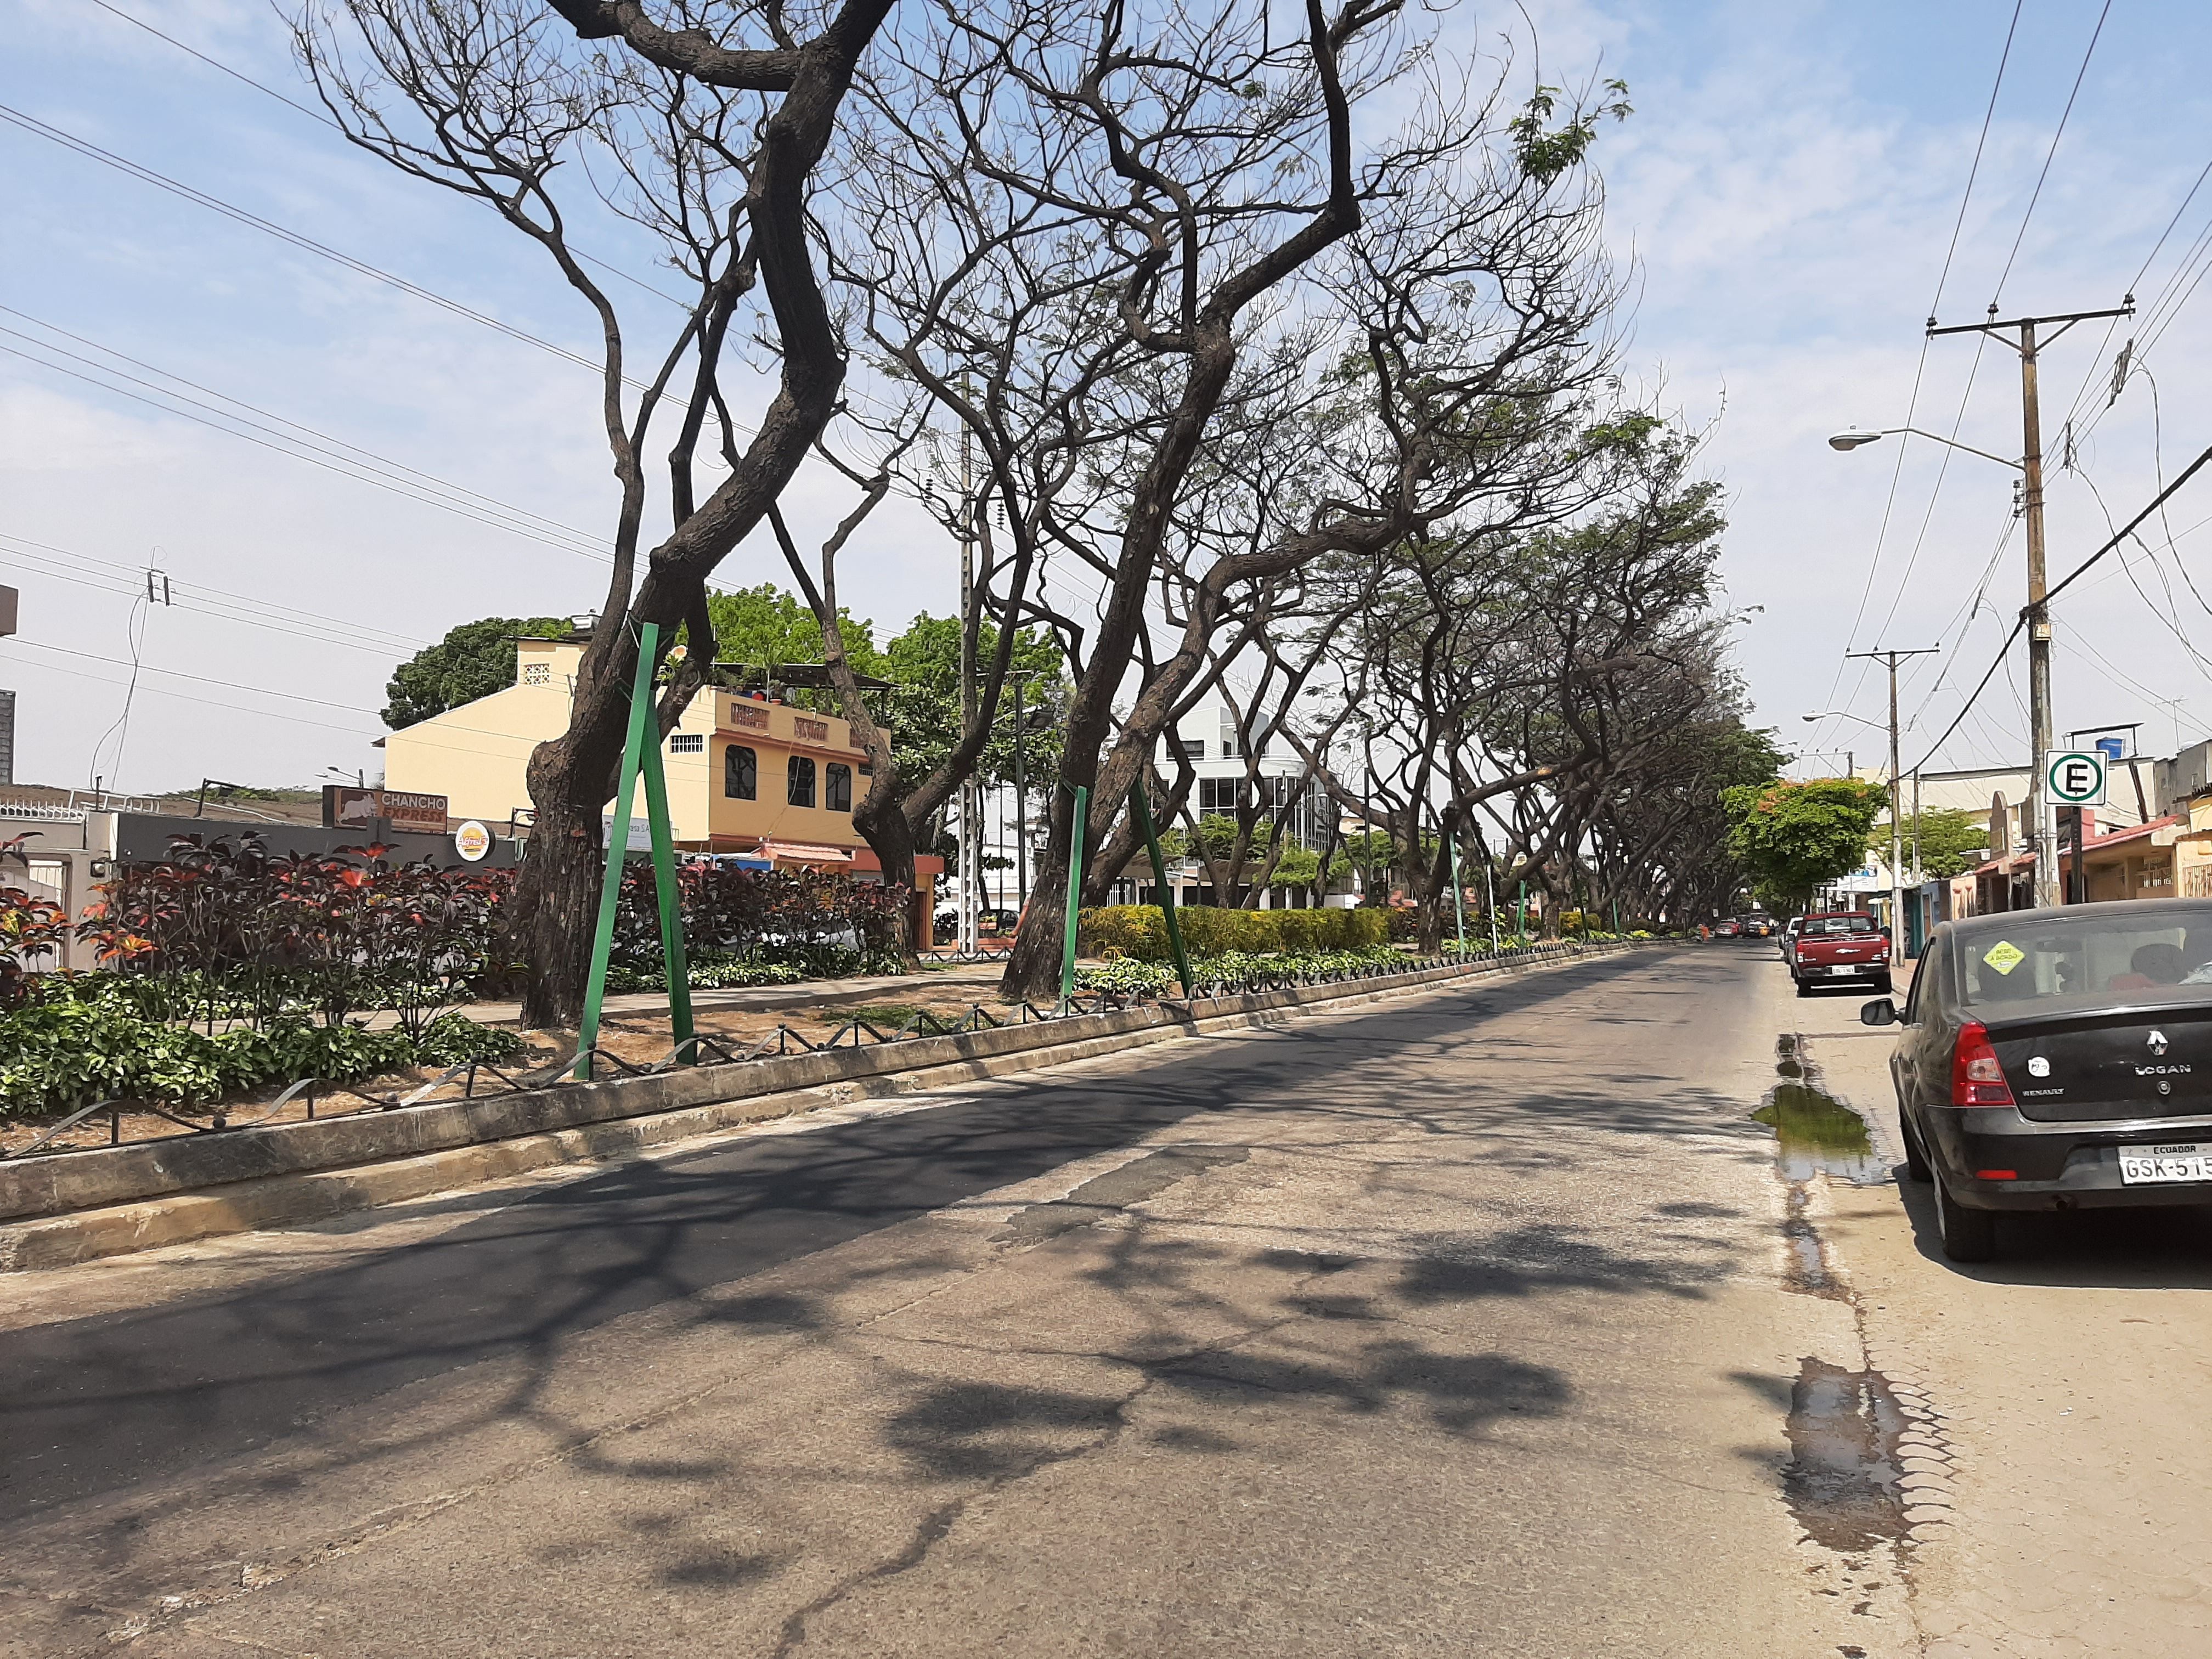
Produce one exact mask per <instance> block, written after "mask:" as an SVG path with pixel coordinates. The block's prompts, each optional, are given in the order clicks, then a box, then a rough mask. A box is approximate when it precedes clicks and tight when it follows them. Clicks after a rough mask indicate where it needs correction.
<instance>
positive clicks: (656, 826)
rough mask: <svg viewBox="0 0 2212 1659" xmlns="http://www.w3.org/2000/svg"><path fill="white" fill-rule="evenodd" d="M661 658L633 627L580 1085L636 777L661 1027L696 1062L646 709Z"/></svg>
mask: <svg viewBox="0 0 2212 1659" xmlns="http://www.w3.org/2000/svg"><path fill="white" fill-rule="evenodd" d="M659 660H660V624H659V623H644V624H642V625H641V628H640V629H639V631H638V641H637V679H636V681H635V684H632V685H631V687H630V693H629V735H628V736H627V737H626V738H624V739H623V759H622V775H621V776H622V781H621V786H620V787H619V788H618V789H617V791H616V793H615V815H614V823H613V830H612V833H611V835H610V836H608V847H607V869H606V876H605V879H604V880H603V881H602V882H601V883H600V884H599V926H598V928H597V929H596V931H595V932H594V933H593V934H592V967H591V972H590V975H588V976H587V977H586V980H585V981H584V1023H583V1025H582V1027H581V1028H580V1030H578V1032H577V1033H576V1070H575V1073H574V1075H575V1077H576V1079H577V1080H578V1081H579V1082H583V1083H588V1082H590V1081H591V1078H592V1048H593V1047H594V1046H595V1045H596V1044H597V1043H598V1042H599V1011H600V1008H601V1006H602V1005H603V1004H604V1003H605V1000H606V989H607V964H608V963H609V961H610V960H611V958H612V957H613V955H614V946H615V912H616V910H617V907H618V906H619V904H620V902H621V899H622V880H623V863H624V861H625V860H627V858H628V856H629V824H630V805H631V803H632V801H633V800H634V799H635V796H636V789H637V781H638V778H639V776H640V775H643V777H644V779H645V822H646V827H647V830H648V831H649V832H650V835H651V837H652V842H653V852H652V858H653V892H654V896H656V897H657V898H658V899H659V902H660V954H661V960H662V963H664V964H665V967H666V969H667V974H668V1027H669V1030H670V1032H671V1034H672V1035H673V1036H674V1037H675V1039H676V1048H675V1054H676V1057H677V1059H678V1061H679V1062H680V1063H681V1064H684V1065H686V1066H690V1065H693V1064H696V1062H697V1060H698V1053H697V1050H696V1046H695V1044H694V1041H693V1039H694V1037H695V1036H696V1033H695V1031H694V1030H693V1028H692V1024H691V975H690V964H689V962H688V960H687V958H686V957H685V954H684V909H683V905H682V902H681V899H680V896H679V894H678V889H677V885H676V842H675V839H674V837H673V836H671V834H670V832H669V828H668V780H667V777H666V775H665V774H664V773H663V772H662V770H661V767H660V733H659V731H658V729H656V722H655V721H654V720H653V669H654V667H655V666H656V665H658V664H659Z"/></svg>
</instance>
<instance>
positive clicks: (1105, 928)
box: [1078, 904, 1390, 962]
mask: <svg viewBox="0 0 2212 1659" xmlns="http://www.w3.org/2000/svg"><path fill="white" fill-rule="evenodd" d="M1176 921H1178V922H1179V923H1180V924H1181V926H1182V942H1183V948H1184V949H1186V950H1188V951H1189V952H1190V953H1191V955H1192V956H1193V957H1217V956H1221V955H1223V954H1225V953H1226V952H1229V951H1244V952H1246V953H1248V954H1251V955H1267V954H1271V953H1274V952H1284V951H1287V952H1290V953H1291V954H1294V955H1305V954H1310V953H1312V952H1315V951H1371V950H1374V949H1376V948H1377V947H1379V946H1381V945H1386V944H1388V943H1389V929H1390V921H1389V915H1388V914H1387V913H1385V912H1383V911H1381V910H1374V909H1356V910H1341V909H1312V910H1226V909H1222V908H1218V907H1216V906H1212V905H1201V904H1192V905H1183V906H1180V907H1178V908H1176ZM1078 927H1079V939H1078V948H1079V950H1080V951H1082V952H1083V953H1084V954H1085V956H1095V957H1105V958H1107V959H1108V960H1109V961H1111V960H1113V959H1114V958H1115V957H1133V958H1134V959H1135V960H1137V961H1139V962H1166V961H1169V960H1170V951H1169V949H1168V929H1167V921H1166V918H1165V917H1164V916H1163V915H1161V913H1160V909H1159V907H1158V905H1153V904H1115V905H1105V906H1102V907H1100V908H1097V909H1093V910H1085V911H1084V912H1083V913H1082V916H1081V918H1080V920H1079V924H1078Z"/></svg>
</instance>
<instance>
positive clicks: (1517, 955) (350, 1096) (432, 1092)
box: [0, 944, 1583, 1163]
mask: <svg viewBox="0 0 2212 1659" xmlns="http://www.w3.org/2000/svg"><path fill="white" fill-rule="evenodd" d="M1582 949H1583V947H1582V946H1578V945H1568V944H1557V945H1529V946H1526V947H1523V948H1521V949H1518V950H1506V951H1498V952H1496V953H1495V954H1492V952H1490V951H1479V952H1470V953H1468V955H1465V956H1461V955H1458V954H1457V953H1453V954H1449V955H1445V956H1439V957H1413V958H1408V959H1407V961H1406V962H1404V963H1373V964H1370V965H1364V966H1361V967H1358V968H1346V969H1334V970H1331V971H1328V972H1322V973H1297V972H1290V973H1257V974H1248V975H1243V976H1241V977H1238V978H1235V979H1212V980H1207V981H1201V982H1200V983H1199V984H1197V985H1195V986H1194V987H1193V988H1192V991H1191V994H1190V996H1189V997H1188V998H1186V997H1184V996H1183V995H1182V994H1181V992H1180V990H1177V991H1176V992H1175V993H1173V994H1159V995H1157V996H1154V995H1149V994H1144V993H1140V992H1133V991H1092V992H1087V993H1083V994H1078V995H1076V996H1073V997H1071V998H1070V999H1068V1000H1067V1001H1066V1002H1064V1003H1059V1004H1055V1005H1054V1006H1051V1007H1049V1008H1039V1007H1038V1006H1036V1005H1035V1004H1034V1003H1030V1002H1022V1003H1018V1004H1017V1005H1015V1006H1013V1007H1012V1008H1011V1009H1002V1010H1000V1011H999V1012H995V1013H994V1012H993V1011H991V1010H990V1009H988V1008H986V1007H985V1006H983V1005H982V1004H981V1003H973V1004H971V1005H969V1008H968V1010H967V1011H966V1012H964V1013H963V1014H961V1015H960V1016H959V1017H958V1018H954V1019H948V1018H945V1017H943V1016H941V1015H938V1014H933V1013H931V1012H928V1011H927V1010H925V1009H917V1010H915V1012H913V1013H911V1014H910V1015H908V1017H907V1018H905V1019H904V1020H902V1022H900V1023H899V1024H897V1025H896V1026H891V1027H890V1028H889V1029H886V1028H885V1025H884V1024H880V1023H878V1022H877V1021H874V1020H870V1019H867V1018H862V1017H861V1016H859V1015H855V1016H854V1018H851V1019H848V1020H846V1021H845V1022H844V1023H842V1024H840V1025H838V1026H836V1028H835V1029H834V1030H831V1031H830V1033H829V1036H827V1037H826V1038H822V1039H819V1040H817V1038H814V1037H811V1036H808V1035H807V1034H806V1033H805V1032H804V1031H800V1030H795V1029H793V1027H791V1026H789V1025H785V1024H778V1025H777V1026H776V1027H775V1030H772V1031H770V1032H769V1033H768V1034H767V1035H766V1036H763V1037H761V1038H760V1039H759V1040H758V1041H757V1042H753V1043H751V1044H750V1045H740V1046H735V1047H733V1046H732V1045H730V1044H728V1043H725V1042H721V1041H720V1039H718V1038H716V1037H714V1036H709V1035H706V1034H702V1035H699V1036H691V1037H688V1038H686V1039H684V1042H679V1043H678V1044H677V1045H676V1047H674V1048H671V1049H670V1050H669V1051H668V1053H667V1054H664V1055H662V1056H661V1057H660V1058H659V1060H655V1061H653V1062H652V1063H651V1064H650V1065H643V1066H641V1065H639V1064H637V1063H636V1062H635V1061H633V1060H625V1059H624V1058H623V1056H622V1055H620V1054H614V1053H612V1052H611V1051H609V1050H608V1049H606V1048H604V1047H601V1046H599V1045H597V1044H594V1045H592V1048H589V1049H588V1050H586V1051H582V1052H578V1053H571V1054H568V1055H567V1056H566V1057H564V1058H562V1059H561V1060H554V1061H550V1062H548V1063H546V1064H544V1065H542V1066H532V1067H530V1068H528V1069H526V1070H525V1069H522V1068H519V1067H517V1068H507V1067H501V1066H495V1065H493V1064H492V1063H491V1062H489V1061H488V1060H470V1061H464V1062H462V1063H461V1064H459V1065H457V1066H447V1068H446V1069H445V1070H444V1071H443V1072H441V1073H439V1074H438V1075H437V1076H436V1077H435V1078H432V1079H430V1080H429V1081H428V1082H426V1083H422V1084H420V1085H416V1087H414V1088H413V1089H410V1090H409V1091H406V1092H405V1093H404V1094H400V1093H397V1092H394V1093H392V1094H378V1093H374V1092H372V1091H368V1090H364V1089H356V1088H354V1087H353V1086H351V1085H347V1084H336V1083H331V1082H328V1081H326V1080H325V1079H320V1078H313V1077H307V1078H301V1079H297V1080H296V1081H295V1082H293V1083H291V1084H290V1085H288V1086H287V1087H286V1088H285V1089H284V1090H283V1092H282V1093H280V1094H278V1095H277V1096H276V1098H275V1099H273V1100H270V1101H266V1102H259V1103H251V1104H246V1105H237V1104H232V1105H221V1106H217V1107H216V1108H214V1109H212V1110H210V1112H209V1114H208V1115H207V1116H206V1117H205V1118H204V1119H201V1118H195V1117H186V1116H184V1115H180V1114H179V1113H177V1112H175V1111H172V1110H170V1109H167V1108H166V1107H163V1106H161V1105H158V1104H155V1103H149V1102H145V1101H139V1100H102V1101H96V1102H94V1103H93V1104H91V1105H89V1106H84V1107H81V1108H79V1109H77V1110H76V1111H74V1112H71V1113H70V1115H68V1116H66V1117H64V1118H63V1119H62V1120H61V1121H59V1122H58V1123H55V1124H53V1125H52V1127H49V1128H48V1129H47V1130H46V1132H45V1133H42V1134H40V1136H39V1137H38V1138H37V1139H34V1140H33V1141H31V1142H30V1143H29V1144H28V1145H27V1146H19V1147H17V1148H16V1149H15V1151H13V1152H6V1153H0V1163H4V1162H9V1161H12V1160H16V1159H21V1158H53V1157H60V1156H64V1155H66V1154H68V1153H70V1152H98V1151H100V1150H103V1149H105V1148H107V1147H112V1146H124V1145H126V1144H129V1145H134V1146H135V1145H141V1144H143V1143H145V1142H148V1141H157V1140H174V1139H183V1138H185V1137H186V1136H190V1135H206V1134H224V1133H234V1132H236V1131H238V1130H240V1129H250V1128H253V1127H257V1126H258V1125H261V1124H264V1123H270V1122H273V1121H276V1120H277V1119H278V1118H279V1117H280V1116H281V1115H283V1113H284V1112H285V1111H286V1110H287V1109H289V1108H290V1107H291V1106H292V1105H293V1103H295V1101H296V1102H299V1103H301V1107H302V1109H303V1110H304V1114H305V1120H306V1121H325V1120H328V1119H331V1118H336V1117H347V1116H352V1115H357V1114H360V1113H365V1112H394V1111H404V1110H405V1109H408V1108H410V1107H413V1106H422V1105H429V1104H436V1103H440V1102H441V1101H446V1100H451V1099H453V1098H455V1097H456V1096H455V1095H454V1094H448V1093H447V1092H445V1091H448V1090H453V1091H458V1097H459V1098H461V1099H474V1098H476V1097H477V1095H478V1093H479V1091H480V1089H485V1088H486V1087H487V1085H489V1092H491V1093H495V1094H501V1095H505V1094H522V1093H535V1092H542V1091H550V1090H554V1089H560V1088H565V1087H569V1086H572V1085H573V1084H574V1081H575V1079H574V1076H573V1073H574V1071H575V1069H576V1064H577V1061H578V1060H581V1059H583V1058H585V1057H586V1054H588V1055H589V1057H590V1059H591V1060H592V1063H593V1066H594V1067H595V1068H596V1066H597V1064H598V1062H599V1061H600V1060H605V1062H606V1063H607V1064H608V1066H610V1067H611V1068H612V1070H613V1072H615V1073H618V1074H619V1075H621V1076H623V1077H651V1076H654V1075H656V1074H659V1073H666V1072H670V1071H672V1070H674V1069H676V1068H677V1067H678V1066H742V1065H746V1064H749V1063H750V1062H752V1061H755V1060H777V1059H781V1058H784V1057H786V1056H787V1055H790V1054H820V1053H823V1052H826V1051H829V1050H835V1049H838V1048H865V1047H869V1046H873V1045H883V1044H890V1043H898V1042H915V1041H918V1040H920V1039H921V1038H925V1037H938V1036H962V1035H964V1034H966V1033H969V1032H974V1031H986V1030H1000V1029H1002V1028H1004V1027H1006V1026H1010V1025H1028V1024H1036V1023H1038V1022H1042V1021H1049V1020H1060V1019H1069V1018H1075V1017H1076V1016H1079V1015H1084V1014H1101V1013H1114V1012H1120V1011H1121V1010H1123V1009H1127V1008H1132V1007H1136V1006H1141V1005H1142V1004H1145V1003H1147V1002H1158V1003H1164V1004H1169V1005H1176V1004H1182V1005H1183V1006H1188V1005H1189V1004H1190V1003H1192V1002H1194V1001H1196V1000H1200V999H1201V998H1215V997H1224V996H1240V995H1248V994H1252V993H1255V992H1266V991H1280V990H1291V989H1297V988H1301V987H1310V986H1322V985H1337V984H1347V983H1353V982H1358V981H1369V980H1385V979H1395V978H1400V977H1402V976H1403V975H1407V974H1409V973H1414V972H1419V971H1421V970H1424V969H1433V968H1443V967H1452V966H1462V965H1464V966H1477V965H1481V964H1485V963H1513V962H1528V961H1543V960H1547V959H1552V958H1556V957H1568V956H1574V955H1578V954H1580V952H1581V951H1582ZM333 1107H335V1108H336V1109H333ZM125 1116H131V1117H149V1116H150V1117H153V1118H156V1119H159V1120H160V1121H162V1122H163V1123H165V1124H168V1125H173V1126H174V1127H173V1128H170V1129H164V1130H159V1131H154V1132H150V1133H133V1134H131V1135H130V1136H129V1137H128V1138H127V1140H126V1137H125V1133H124V1119H125ZM103 1117H105V1118H106V1128H107V1134H106V1138H105V1139H79V1140H75V1141H70V1142H64V1140H63V1139H62V1137H64V1135H67V1134H70V1133H71V1132H73V1131H77V1130H81V1129H83V1128H84V1127H86V1126H87V1125H93V1124H97V1123H98V1122H99V1121H100V1119H101V1118H103ZM95 1133H96V1131H95Z"/></svg>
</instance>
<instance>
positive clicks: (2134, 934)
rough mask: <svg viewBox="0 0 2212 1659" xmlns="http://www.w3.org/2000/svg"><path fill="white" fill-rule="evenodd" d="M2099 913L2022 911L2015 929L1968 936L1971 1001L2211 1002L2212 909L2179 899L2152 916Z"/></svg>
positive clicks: (1962, 969) (1962, 957) (1964, 973)
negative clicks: (2144, 998) (2168, 997)
mask: <svg viewBox="0 0 2212 1659" xmlns="http://www.w3.org/2000/svg"><path fill="white" fill-rule="evenodd" d="M2098 908H2099V907H2098V906H2096V905H2093V904H2091V905H2082V906H2081V907H2079V908H2066V909H2060V910H2023V911H2021V913H2020V917H2019V921H2018V922H2017V924H2015V925H2011V926H2004V927H1996V928H1983V927H1976V928H1974V929H1973V930H1972V932H1970V933H1961V934H1960V936H1959V939H1958V948H1959V973H1960V983H1961V984H1962V985H1963V986H1964V987H1965V992H1966V1001H1967V1002H1968V1003H1969V1004H1972V1005H1974V1006H1980V1007H1990V1008H1996V1007H2001V1006H2002V1005H2005V1004H2008V1003H2025V1002H2043V1003H2056V1002H2077V1003H2085V1004H2087V1003H2094V1002H2099V1001H2105V1000H2111V999H2112V998H2115V997H2118V998H2129V997H2132V996H2140V995H2142V994H2149V995H2150V996H2152V997H2154V998H2156V997H2158V996H2160V994H2162V993H2163V994H2172V996H2173V997H2174V998H2175V1000H2197V999H2202V998H2212V904H2195V903H2191V902H2188V901H2187V900H2179V899H2178V900H2174V901H2172V902H2169V903H2167V904H2165V905H2161V906H2160V908H2159V911H2158V913H2157V914H2156V915H2148V916H2147V915H2143V914H2142V912H2141V911H2136V912H2133V913H2131V914H2130V915H2105V916H2100V915H2098V914H2097V912H2098ZM2191 987H2194V988H2191Z"/></svg>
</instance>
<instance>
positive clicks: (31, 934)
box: [0, 887, 69, 1008]
mask: <svg viewBox="0 0 2212 1659" xmlns="http://www.w3.org/2000/svg"><path fill="white" fill-rule="evenodd" d="M68 939H69V916H68V915H67V913H66V912H64V910H63V908H62V907H61V906H60V905H58V904H56V903H55V902H53V901H52V900H51V899H42V898H40V897H38V896H35V895H33V894H31V893H27V892H25V891H24V890H22V889H21V888H20V887H0V1007H6V1008H12V1007H14V1006H16V1005H17V1004H18V1003H20V1002H21V1001H22V1000H23V994H24V988H25V987H24V975H26V974H27V973H28V972H29V971H30V970H31V969H33V968H35V967H36V966H37V965H38V959H39V958H40V957H49V956H58V955H59V954H60V952H61V948H62V946H63V945H64V943H66V942H67V940H68Z"/></svg>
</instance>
